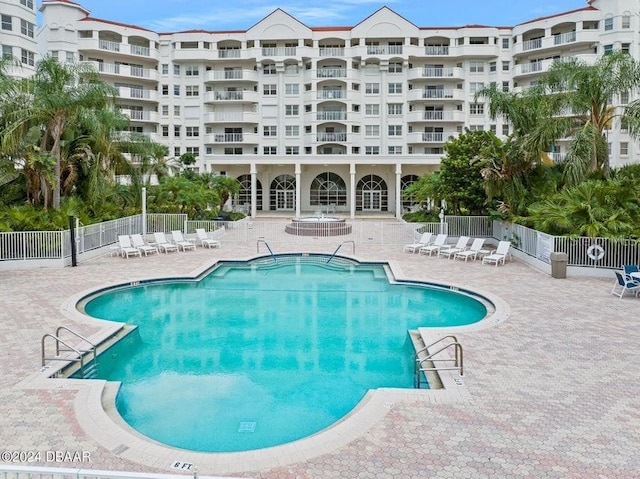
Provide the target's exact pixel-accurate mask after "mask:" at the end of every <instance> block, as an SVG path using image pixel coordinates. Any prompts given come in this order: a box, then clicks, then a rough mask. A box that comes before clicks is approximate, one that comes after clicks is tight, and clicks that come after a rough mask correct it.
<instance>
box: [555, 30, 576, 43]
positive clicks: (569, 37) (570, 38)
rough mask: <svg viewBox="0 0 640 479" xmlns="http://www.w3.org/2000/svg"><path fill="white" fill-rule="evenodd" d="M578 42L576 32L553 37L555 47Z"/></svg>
mask: <svg viewBox="0 0 640 479" xmlns="http://www.w3.org/2000/svg"><path fill="white" fill-rule="evenodd" d="M575 41H576V32H567V33H560V34H558V35H554V36H553V44H554V45H562V44H563V43H571V42H575Z"/></svg>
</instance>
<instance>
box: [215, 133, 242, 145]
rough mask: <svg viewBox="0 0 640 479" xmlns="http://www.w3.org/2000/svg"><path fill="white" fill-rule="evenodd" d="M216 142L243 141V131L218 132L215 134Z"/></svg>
mask: <svg viewBox="0 0 640 479" xmlns="http://www.w3.org/2000/svg"><path fill="white" fill-rule="evenodd" d="M213 141H214V142H216V143H238V142H241V141H242V133H216V134H215V135H214V136H213Z"/></svg>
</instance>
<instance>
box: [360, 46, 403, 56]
mask: <svg viewBox="0 0 640 479" xmlns="http://www.w3.org/2000/svg"><path fill="white" fill-rule="evenodd" d="M367 55H402V45H367Z"/></svg>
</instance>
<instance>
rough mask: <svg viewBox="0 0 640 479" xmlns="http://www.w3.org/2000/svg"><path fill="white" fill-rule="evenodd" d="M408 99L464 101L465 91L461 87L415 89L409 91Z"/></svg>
mask: <svg viewBox="0 0 640 479" xmlns="http://www.w3.org/2000/svg"><path fill="white" fill-rule="evenodd" d="M407 99H408V100H409V101H416V100H438V101H444V100H456V101H463V100H464V91H463V90H459V89H446V90H445V89H437V90H426V89H413V90H410V91H409V92H408V93H407Z"/></svg>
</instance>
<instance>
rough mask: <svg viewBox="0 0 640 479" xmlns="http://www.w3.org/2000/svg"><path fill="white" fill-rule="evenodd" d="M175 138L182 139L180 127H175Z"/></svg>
mask: <svg viewBox="0 0 640 479" xmlns="http://www.w3.org/2000/svg"><path fill="white" fill-rule="evenodd" d="M173 136H175V137H176V138H180V125H174V126H173Z"/></svg>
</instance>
